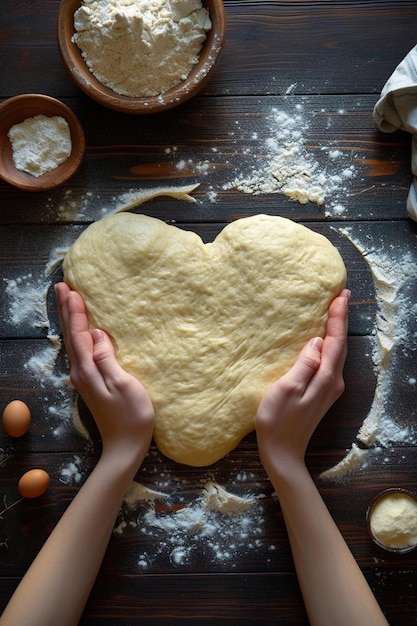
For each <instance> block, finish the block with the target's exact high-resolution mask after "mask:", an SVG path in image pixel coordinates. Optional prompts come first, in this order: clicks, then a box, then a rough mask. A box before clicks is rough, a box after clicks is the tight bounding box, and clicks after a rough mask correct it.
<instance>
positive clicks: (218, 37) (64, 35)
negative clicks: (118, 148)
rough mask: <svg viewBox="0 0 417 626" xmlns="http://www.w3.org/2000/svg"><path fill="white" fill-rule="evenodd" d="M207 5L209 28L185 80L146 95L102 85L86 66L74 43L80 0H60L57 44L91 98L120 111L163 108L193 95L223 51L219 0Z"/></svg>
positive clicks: (143, 111) (205, 2)
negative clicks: (121, 93)
mask: <svg viewBox="0 0 417 626" xmlns="http://www.w3.org/2000/svg"><path fill="white" fill-rule="evenodd" d="M202 2H203V5H204V6H205V8H206V9H208V11H209V14H210V19H211V22H212V28H211V30H210V31H209V32H208V33H207V39H206V40H205V41H204V43H203V46H202V48H201V51H200V56H199V62H198V63H197V64H196V65H195V66H194V67H193V69H192V70H191V72H190V74H189V75H188V77H187V78H186V80H185V81H183V82H182V83H180V84H179V85H177V86H176V87H173V88H172V89H169V90H168V91H166V92H165V93H164V94H161V95H157V96H151V97H148V98H132V97H129V96H122V95H119V94H118V93H116V92H115V91H113V90H112V89H110V88H109V87H106V86H105V85H103V84H102V83H101V82H100V81H99V80H97V79H96V78H95V76H93V74H92V73H91V72H90V70H89V69H88V67H87V65H86V63H85V61H84V59H83V57H82V55H81V51H80V49H79V48H78V46H77V44H75V43H73V41H72V40H71V39H72V36H73V35H74V32H75V30H74V12H75V11H76V10H77V9H78V8H79V7H80V5H81V0H61V4H60V7H59V13H58V33H57V34H58V46H59V50H60V53H61V57H62V60H63V62H64V64H65V66H66V68H67V70H68V71H69V73H70V75H71V76H72V78H73V80H74V82H75V83H76V84H77V85H78V87H80V89H82V90H83V91H84V92H85V93H86V94H87V95H88V96H90V98H92V99H93V100H95V101H96V102H99V103H100V104H102V105H103V106H106V107H108V108H110V109H113V110H115V111H120V112H122V113H135V114H147V113H158V112H160V111H166V110H167V109H171V108H172V107H175V106H178V105H180V104H182V103H183V102H185V101H186V100H188V99H189V98H191V97H193V96H194V95H195V94H196V93H198V92H199V91H200V89H201V88H202V87H203V86H204V85H205V84H206V83H207V82H208V80H209V79H210V77H211V75H212V72H213V70H214V69H215V67H216V65H217V62H218V60H219V57H220V53H221V51H222V46H223V42H224V39H225V36H226V15H225V11H224V6H223V2H222V0H202Z"/></svg>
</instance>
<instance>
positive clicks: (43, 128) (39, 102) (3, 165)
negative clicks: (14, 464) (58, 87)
mask: <svg viewBox="0 0 417 626" xmlns="http://www.w3.org/2000/svg"><path fill="white" fill-rule="evenodd" d="M84 148H85V137H84V131H83V128H82V126H81V124H80V122H79V121H78V118H77V116H76V115H75V113H74V112H73V111H72V110H71V109H70V108H69V107H67V106H66V105H65V104H64V103H63V102H61V101H60V100H56V99H55V98H52V97H50V96H47V95H43V94H21V95H18V96H14V97H12V98H9V99H7V100H5V101H4V102H2V103H1V104H0V177H1V178H2V179H3V180H5V181H6V182H8V183H9V184H11V185H13V186H14V187H17V188H19V189H22V190H24V191H47V190H50V189H54V188H55V187H58V186H59V185H62V184H63V183H65V182H66V181H68V180H69V179H70V178H71V177H72V176H73V175H74V174H75V172H76V171H77V170H78V168H79V166H80V164H81V161H82V159H83V156H84Z"/></svg>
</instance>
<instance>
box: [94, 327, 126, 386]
mask: <svg viewBox="0 0 417 626" xmlns="http://www.w3.org/2000/svg"><path fill="white" fill-rule="evenodd" d="M91 336H92V339H93V359H94V362H95V364H96V366H97V368H98V370H99V371H100V374H101V375H102V377H103V379H104V382H105V384H106V386H108V387H109V386H111V385H112V383H113V382H115V380H116V379H117V378H118V377H119V375H120V372H121V367H120V365H119V363H118V361H117V359H116V355H115V351H114V346H113V343H112V341H111V339H110V337H109V336H108V335H107V333H105V332H104V331H103V330H99V329H95V330H93V331H92V333H91Z"/></svg>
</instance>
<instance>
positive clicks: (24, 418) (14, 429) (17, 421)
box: [3, 400, 31, 437]
mask: <svg viewBox="0 0 417 626" xmlns="http://www.w3.org/2000/svg"><path fill="white" fill-rule="evenodd" d="M30 422H31V415H30V410H29V407H28V406H27V404H25V403H24V402H22V401H21V400H12V401H11V402H9V404H8V405H7V406H6V408H5V409H4V411H3V428H4V430H5V431H6V433H7V434H8V435H10V436H11V437H22V435H24V434H25V433H26V432H27V431H28V429H29V426H30Z"/></svg>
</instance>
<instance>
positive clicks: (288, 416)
mask: <svg viewBox="0 0 417 626" xmlns="http://www.w3.org/2000/svg"><path fill="white" fill-rule="evenodd" d="M349 296H350V292H349V291H348V290H347V289H344V290H343V291H342V292H341V293H340V295H339V296H337V297H336V298H335V299H334V300H333V302H332V303H331V305H330V307H329V316H328V321H327V328H326V336H325V337H324V339H321V338H320V337H316V338H314V339H312V340H310V341H309V342H308V343H307V344H306V346H305V347H304V348H303V350H302V351H301V352H300V355H299V357H298V359H297V361H296V363H295V364H294V366H293V367H292V368H291V369H290V370H289V372H287V374H285V375H284V376H283V377H282V378H280V379H279V380H278V381H276V382H275V383H274V384H273V385H272V386H271V387H270V388H269V389H268V390H267V392H266V393H265V395H264V397H263V399H262V400H261V402H260V405H259V408H258V412H257V416H256V432H257V438H258V446H259V454H260V457H261V461H262V463H263V465H264V467H265V470H266V471H267V473H268V474H270V471H271V470H272V471H274V473H276V472H277V471H278V472H279V469H280V467H284V466H286V467H289V466H290V465H291V464H293V463H294V462H295V463H300V462H302V463H303V462H304V456H305V452H306V448H307V445H308V442H309V441H310V438H311V436H312V434H313V432H314V430H315V429H316V427H317V425H318V424H319V422H320V420H321V419H322V417H323V416H324V415H325V413H326V412H327V411H328V409H329V408H330V407H331V405H332V404H333V403H334V402H335V401H336V400H337V399H338V398H339V396H340V395H341V394H342V393H343V391H344V388H345V385H344V380H343V367H344V363H345V358H346V352H347V338H346V334H347V309H348V299H349Z"/></svg>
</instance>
